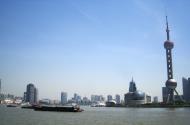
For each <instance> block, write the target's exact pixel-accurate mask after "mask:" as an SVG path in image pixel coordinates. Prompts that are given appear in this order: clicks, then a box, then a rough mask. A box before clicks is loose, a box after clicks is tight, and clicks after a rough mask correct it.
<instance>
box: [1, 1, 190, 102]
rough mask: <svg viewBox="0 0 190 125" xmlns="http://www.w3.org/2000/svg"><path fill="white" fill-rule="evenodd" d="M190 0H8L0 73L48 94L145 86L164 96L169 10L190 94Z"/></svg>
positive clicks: (8, 87) (6, 83)
mask: <svg viewBox="0 0 190 125" xmlns="http://www.w3.org/2000/svg"><path fill="white" fill-rule="evenodd" d="M189 6H190V2H189V1H188V0H183V1H179V0H154V1H153V0H60V1H58V0H32V1H30V0H16V1H15V0H1V1H0V58H1V61H0V78H1V79H2V88H3V92H5V93H12V94H15V95H22V94H23V92H24V91H25V89H26V85H27V84H28V83H34V84H35V85H36V87H37V88H38V89H39V97H40V98H51V99H59V98H60V93H61V91H65V92H68V94H69V97H71V96H73V93H74V92H76V93H78V94H80V95H82V96H87V97H89V96H90V95H91V94H103V95H105V96H106V95H107V94H112V95H115V94H120V95H121V96H123V94H124V93H126V92H128V87H129V82H130V81H131V78H132V77H133V78H134V80H135V82H136V84H137V87H138V89H139V90H142V91H145V92H147V93H148V94H149V95H151V96H159V98H160V99H161V87H162V86H164V85H165V81H166V79H167V75H166V57H165V50H164V47H163V43H164V41H165V40H166V33H165V13H166V8H167V13H168V16H169V27H170V30H171V32H170V35H171V40H172V41H174V44H175V46H174V49H173V68H174V69H173V70H174V78H175V79H176V80H177V81H178V88H177V90H178V91H179V92H180V93H182V90H181V89H182V85H181V84H182V83H181V81H182V80H181V78H182V77H190V68H189V64H190V58H188V57H189V53H190V49H189V46H190V43H189V40H190V36H189V32H190V29H189V27H190V23H189V19H190V15H189V14H188V12H190V8H189Z"/></svg>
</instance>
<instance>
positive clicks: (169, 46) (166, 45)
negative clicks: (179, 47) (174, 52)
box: [164, 40, 174, 49]
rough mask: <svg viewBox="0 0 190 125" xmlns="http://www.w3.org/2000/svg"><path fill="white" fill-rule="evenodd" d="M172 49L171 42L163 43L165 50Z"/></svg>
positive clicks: (172, 44)
mask: <svg viewBox="0 0 190 125" xmlns="http://www.w3.org/2000/svg"><path fill="white" fill-rule="evenodd" d="M173 47H174V43H173V42H171V41H169V40H167V41H165V42H164V48H165V49H172V48H173Z"/></svg>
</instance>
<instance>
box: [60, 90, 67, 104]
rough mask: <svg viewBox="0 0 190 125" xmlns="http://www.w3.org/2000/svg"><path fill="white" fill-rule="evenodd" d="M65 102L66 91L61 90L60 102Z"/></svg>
mask: <svg viewBox="0 0 190 125" xmlns="http://www.w3.org/2000/svg"><path fill="white" fill-rule="evenodd" d="M66 103H67V93H66V92H61V104H62V105H64V104H66Z"/></svg>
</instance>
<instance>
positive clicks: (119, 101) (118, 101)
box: [115, 94, 121, 104]
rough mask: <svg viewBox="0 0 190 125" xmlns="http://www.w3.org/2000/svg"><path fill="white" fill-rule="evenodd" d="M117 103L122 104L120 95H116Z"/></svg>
mask: <svg viewBox="0 0 190 125" xmlns="http://www.w3.org/2000/svg"><path fill="white" fill-rule="evenodd" d="M115 101H116V104H120V103H121V100H120V95H118V94H116V95H115Z"/></svg>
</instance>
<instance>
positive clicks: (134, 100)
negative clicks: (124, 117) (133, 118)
mask: <svg viewBox="0 0 190 125" xmlns="http://www.w3.org/2000/svg"><path fill="white" fill-rule="evenodd" d="M129 86H130V87H129V88H133V89H129V92H128V93H126V94H125V95H124V102H125V105H127V106H135V105H140V104H146V103H150V102H151V96H149V95H147V94H146V93H145V92H142V91H139V90H137V88H136V85H135V82H134V81H133V79H132V81H131V82H130V83H129Z"/></svg>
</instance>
